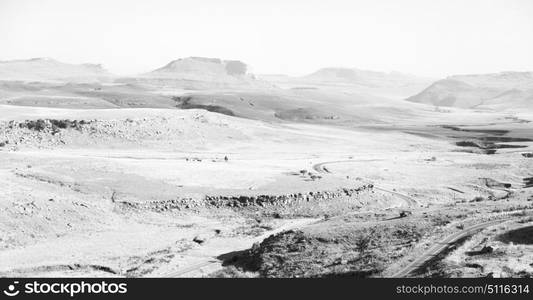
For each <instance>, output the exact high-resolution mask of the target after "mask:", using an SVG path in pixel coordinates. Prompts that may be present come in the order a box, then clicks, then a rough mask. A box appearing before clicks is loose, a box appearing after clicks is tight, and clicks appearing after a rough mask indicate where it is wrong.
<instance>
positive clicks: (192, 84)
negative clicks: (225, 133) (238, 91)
mask: <svg viewBox="0 0 533 300" xmlns="http://www.w3.org/2000/svg"><path fill="white" fill-rule="evenodd" d="M119 81H120V82H128V83H139V84H143V85H150V86H157V87H164V88H184V89H193V90H205V89H218V88H255V87H265V86H270V85H269V84H268V83H266V82H264V81H260V80H257V79H256V78H255V77H254V75H252V74H249V73H248V66H247V65H246V64H245V63H243V62H241V61H238V60H222V59H219V58H206V57H187V58H180V59H177V60H173V61H171V62H170V63H168V64H166V65H165V66H163V67H161V68H159V69H156V70H154V71H151V72H148V73H145V74H141V75H139V76H136V77H129V78H122V79H120V80H119Z"/></svg>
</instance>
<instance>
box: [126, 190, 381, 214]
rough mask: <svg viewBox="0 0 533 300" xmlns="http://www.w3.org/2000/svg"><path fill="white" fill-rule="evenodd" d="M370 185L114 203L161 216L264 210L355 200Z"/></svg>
mask: <svg viewBox="0 0 533 300" xmlns="http://www.w3.org/2000/svg"><path fill="white" fill-rule="evenodd" d="M373 188H374V186H373V185H372V184H365V185H362V186H359V187H353V188H340V189H337V190H332V191H311V192H306V193H302V192H298V193H292V194H282V195H264V194H263V195H240V196H211V195H206V196H205V197H204V198H193V197H179V198H176V199H169V200H162V201H159V200H152V201H143V202H136V201H135V202H134V201H118V202H116V203H117V205H120V206H121V208H123V209H138V210H151V211H155V212H164V211H170V210H185V209H198V208H209V207H214V208H220V207H234V208H242V207H268V206H290V205H297V204H299V203H304V202H311V201H330V200H334V199H338V198H341V197H345V198H346V197H348V198H351V197H355V196H357V195H359V194H360V193H363V192H366V191H371V190H372V189H373Z"/></svg>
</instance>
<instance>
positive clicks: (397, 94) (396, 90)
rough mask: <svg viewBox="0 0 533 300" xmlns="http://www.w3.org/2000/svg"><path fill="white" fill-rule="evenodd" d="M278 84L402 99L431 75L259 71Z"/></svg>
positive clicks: (352, 70)
mask: <svg viewBox="0 0 533 300" xmlns="http://www.w3.org/2000/svg"><path fill="white" fill-rule="evenodd" d="M260 78H262V79H265V80H270V81H272V82H274V83H276V84H278V85H279V86H282V87H289V88H299V89H301V88H310V87H314V88H328V89H329V88H336V89H339V88H340V89H343V90H345V91H351V92H356V93H363V94H370V95H374V96H381V97H387V98H397V99H404V98H405V97H407V96H409V95H412V94H413V93H416V92H419V91H420V90H422V89H424V88H426V87H427V86H428V85H430V84H431V83H432V82H433V80H432V79H430V78H424V77H418V76H414V75H409V74H403V73H399V72H390V73H386V72H377V71H369V70H360V69H355V68H323V69H319V70H317V71H316V72H314V73H312V74H309V75H306V76H301V77H289V76H283V75H261V76H260Z"/></svg>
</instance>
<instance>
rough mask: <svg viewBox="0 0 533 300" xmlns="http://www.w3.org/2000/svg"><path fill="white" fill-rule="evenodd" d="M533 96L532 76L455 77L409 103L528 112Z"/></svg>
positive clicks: (439, 82) (509, 74) (528, 74)
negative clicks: (525, 110) (523, 110)
mask: <svg viewBox="0 0 533 300" xmlns="http://www.w3.org/2000/svg"><path fill="white" fill-rule="evenodd" d="M532 95H533V73H532V72H501V73H495V74H482V75H456V76H450V77H448V78H446V79H442V80H439V81H437V82H435V83H433V84H432V85H431V86H429V87H428V88H427V89H425V90H423V91H422V92H420V93H418V94H416V95H414V96H411V97H409V98H407V100H408V101H411V102H417V103H425V104H430V105H435V106H451V107H460V108H496V107H497V108H498V109H513V108H528V107H531V104H533V102H532V101H531V99H532Z"/></svg>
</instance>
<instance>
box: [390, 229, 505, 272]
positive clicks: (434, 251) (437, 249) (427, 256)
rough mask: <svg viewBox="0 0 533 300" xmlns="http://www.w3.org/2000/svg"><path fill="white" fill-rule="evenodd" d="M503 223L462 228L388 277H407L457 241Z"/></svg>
mask: <svg viewBox="0 0 533 300" xmlns="http://www.w3.org/2000/svg"><path fill="white" fill-rule="evenodd" d="M505 221H507V220H505V219H503V220H492V221H488V222H483V223H479V224H476V225H473V226H470V227H467V228H464V229H463V230H461V231H459V232H456V233H453V234H451V235H449V236H447V237H446V238H445V239H444V240H443V241H441V242H437V243H435V244H434V245H433V246H432V247H430V248H429V249H428V250H426V251H425V252H424V253H423V254H422V255H420V256H419V257H418V258H417V259H415V260H414V261H412V262H411V263H409V264H408V265H407V266H405V267H403V268H402V269H401V270H399V271H397V272H396V273H394V274H393V275H391V276H390V277H407V276H409V274H411V273H412V272H413V271H415V270H416V269H417V268H419V267H421V266H423V265H424V264H425V263H426V262H428V261H430V260H431V259H432V258H434V257H436V256H437V255H439V254H440V253H442V252H443V251H444V250H446V249H447V248H448V247H450V246H452V245H453V244H454V243H456V242H457V241H459V240H461V239H463V238H465V237H468V236H471V235H473V234H474V233H476V232H477V231H479V230H482V229H484V228H486V227H489V226H493V225H497V224H501V223H503V222H505Z"/></svg>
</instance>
